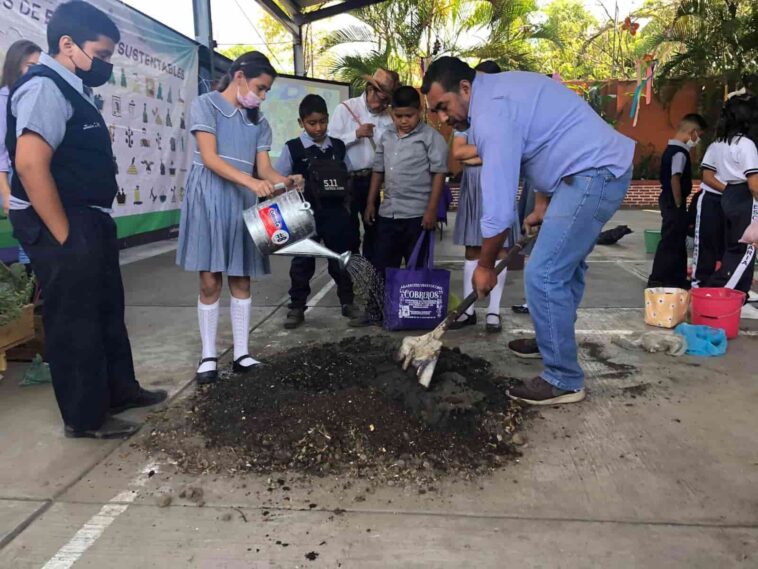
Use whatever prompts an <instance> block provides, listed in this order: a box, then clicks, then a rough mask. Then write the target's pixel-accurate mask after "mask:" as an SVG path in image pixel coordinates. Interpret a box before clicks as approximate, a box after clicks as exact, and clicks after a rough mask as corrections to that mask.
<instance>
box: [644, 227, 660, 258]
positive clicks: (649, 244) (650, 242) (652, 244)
mask: <svg viewBox="0 0 758 569" xmlns="http://www.w3.org/2000/svg"><path fill="white" fill-rule="evenodd" d="M660 242H661V232H660V231H659V230H658V229H645V253H652V254H655V252H656V251H657V250H658V243H660Z"/></svg>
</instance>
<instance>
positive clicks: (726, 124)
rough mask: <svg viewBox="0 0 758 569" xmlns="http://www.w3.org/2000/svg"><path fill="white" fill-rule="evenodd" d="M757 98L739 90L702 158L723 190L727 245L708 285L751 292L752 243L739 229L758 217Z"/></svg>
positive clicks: (708, 178)
mask: <svg viewBox="0 0 758 569" xmlns="http://www.w3.org/2000/svg"><path fill="white" fill-rule="evenodd" d="M757 140H758V101H757V100H756V98H755V97H753V96H750V95H737V96H734V97H732V98H730V99H729V100H728V101H727V102H726V103H725V104H724V109H723V111H722V114H721V119H720V120H719V124H718V128H717V138H716V142H714V143H713V144H711V145H710V146H709V147H708V150H707V151H706V153H705V156H704V157H703V162H702V168H703V181H704V182H705V183H706V184H707V186H708V187H710V188H714V189H716V190H720V191H722V192H723V194H722V197H721V209H722V210H723V213H724V228H725V231H724V238H725V242H726V247H725V251H724V255H723V258H722V261H721V268H720V269H719V270H718V271H717V272H716V273H715V274H714V275H713V276H712V277H711V278H710V279H709V281H708V286H712V287H726V288H732V289H736V290H741V291H742V292H744V293H746V294H749V293H750V287H751V285H752V282H753V273H754V270H755V246H754V245H753V244H747V243H740V239H741V238H742V234H743V233H744V232H745V230H746V229H747V228H748V226H749V225H750V224H751V222H752V221H753V220H755V219H758V148H756V141H757Z"/></svg>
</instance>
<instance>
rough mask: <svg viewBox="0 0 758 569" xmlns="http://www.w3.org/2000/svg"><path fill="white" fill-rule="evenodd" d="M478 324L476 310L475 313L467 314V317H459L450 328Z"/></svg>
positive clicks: (455, 328)
mask: <svg viewBox="0 0 758 569" xmlns="http://www.w3.org/2000/svg"><path fill="white" fill-rule="evenodd" d="M475 324H476V312H474V313H473V314H466V318H464V319H463V320H461V319H460V318H458V319H457V320H456V321H455V322H453V323H452V324H451V325H450V326H449V327H448V330H460V329H461V328H465V327H466V326H474V325H475Z"/></svg>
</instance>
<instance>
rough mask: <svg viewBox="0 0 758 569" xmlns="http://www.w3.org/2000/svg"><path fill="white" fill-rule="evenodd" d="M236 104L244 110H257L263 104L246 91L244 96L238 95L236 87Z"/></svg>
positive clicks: (257, 97) (256, 96) (238, 90)
mask: <svg viewBox="0 0 758 569" xmlns="http://www.w3.org/2000/svg"><path fill="white" fill-rule="evenodd" d="M237 102H239V104H240V105H242V106H243V107H244V108H246V109H257V108H258V107H260V106H261V103H262V102H263V101H262V99H261V98H260V97H259V96H258V95H256V94H255V93H253V92H252V91H251V90H250V89H248V91H247V93H245V94H244V95H243V94H242V93H240V88H239V87H237Z"/></svg>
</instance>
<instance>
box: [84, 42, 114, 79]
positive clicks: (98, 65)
mask: <svg viewBox="0 0 758 569" xmlns="http://www.w3.org/2000/svg"><path fill="white" fill-rule="evenodd" d="M77 47H79V46H77ZM79 49H81V51H82V53H83V54H84V55H87V52H85V51H84V50H83V49H82V48H81V47H79ZM87 57H89V55H87ZM89 59H90V61H91V62H92V67H90V68H89V71H85V70H84V69H79V68H78V67H77V68H76V76H77V77H78V78H79V79H81V80H82V83H84V84H85V85H86V86H87V87H93V88H94V87H100V86H101V85H105V84H106V83H107V82H108V79H110V77H111V73H113V64H112V63H108V62H107V61H103V60H102V59H99V58H97V57H89Z"/></svg>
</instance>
